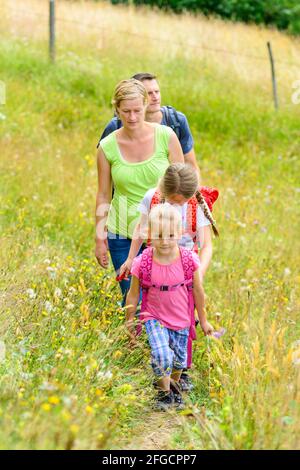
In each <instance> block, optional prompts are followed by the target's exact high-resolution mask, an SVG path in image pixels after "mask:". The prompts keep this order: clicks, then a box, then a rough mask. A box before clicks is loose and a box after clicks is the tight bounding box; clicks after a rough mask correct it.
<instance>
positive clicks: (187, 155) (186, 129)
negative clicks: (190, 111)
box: [177, 112, 201, 184]
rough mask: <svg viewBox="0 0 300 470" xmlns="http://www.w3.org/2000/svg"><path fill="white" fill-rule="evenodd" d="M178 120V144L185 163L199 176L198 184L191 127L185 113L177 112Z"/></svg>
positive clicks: (197, 169)
mask: <svg viewBox="0 0 300 470" xmlns="http://www.w3.org/2000/svg"><path fill="white" fill-rule="evenodd" d="M177 115H178V118H179V122H180V145H181V148H182V151H183V155H184V161H185V163H188V164H189V165H191V166H193V167H194V168H195V169H196V171H197V173H198V177H199V184H200V182H201V175H200V168H199V165H198V162H197V159H196V154H195V150H194V139H193V136H192V133H191V129H190V126H189V123H188V120H187V118H186V116H185V114H183V113H180V112H177Z"/></svg>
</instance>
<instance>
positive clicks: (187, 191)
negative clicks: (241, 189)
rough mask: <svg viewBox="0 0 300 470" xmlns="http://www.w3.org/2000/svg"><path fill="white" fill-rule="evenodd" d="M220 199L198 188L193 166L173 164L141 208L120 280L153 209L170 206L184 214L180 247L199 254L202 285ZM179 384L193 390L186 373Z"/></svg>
mask: <svg viewBox="0 0 300 470" xmlns="http://www.w3.org/2000/svg"><path fill="white" fill-rule="evenodd" d="M217 198H218V191H217V189H213V188H208V187H200V188H199V184H198V177H197V174H196V172H195V170H194V169H193V168H192V167H191V166H190V165H187V164H184V163H174V164H172V165H170V166H169V167H168V168H167V169H166V171H165V174H164V176H163V177H162V178H161V180H160V182H159V185H158V188H153V189H150V190H148V191H147V192H146V194H145V196H144V198H143V200H142V201H141V203H140V205H139V207H138V210H139V211H140V213H141V216H140V220H139V222H138V224H137V225H136V227H135V229H134V233H133V237H132V242H131V247H130V250H129V254H128V258H127V260H126V261H125V262H124V264H123V265H122V266H121V268H120V277H125V278H127V276H129V275H130V271H131V268H132V263H133V260H134V258H135V257H136V256H137V254H138V252H139V250H140V247H141V245H142V244H143V242H144V240H147V238H148V236H147V235H148V216H149V213H150V211H151V209H152V208H153V207H154V206H155V205H157V204H161V203H167V204H170V205H172V206H173V207H174V208H175V209H176V210H177V211H178V212H179V214H180V215H181V223H182V228H183V234H182V237H181V239H180V240H179V243H178V244H179V246H181V247H183V248H187V249H189V250H192V251H195V252H197V253H198V254H199V260H200V266H199V278H200V281H201V282H203V277H204V275H205V273H206V271H207V268H208V266H209V264H210V261H211V257H212V239H211V230H210V227H212V230H213V232H214V234H215V235H216V236H218V230H217V228H216V223H215V220H214V218H213V216H212V212H211V210H212V206H213V203H214V202H215V201H216V199H217ZM148 245H150V240H148ZM193 339H195V333H194V334H191V335H190V336H189V341H188V360H187V365H188V369H189V368H190V367H191V358H192V340H193ZM180 383H181V386H182V389H183V390H184V391H188V390H191V389H192V383H191V380H190V378H189V376H188V374H187V371H186V370H185V371H184V372H183V373H182V374H181V380H180Z"/></svg>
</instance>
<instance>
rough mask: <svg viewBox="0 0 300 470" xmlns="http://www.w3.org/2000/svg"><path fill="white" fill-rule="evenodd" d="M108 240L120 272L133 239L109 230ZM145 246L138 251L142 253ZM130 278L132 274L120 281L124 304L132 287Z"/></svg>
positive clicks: (116, 267)
mask: <svg viewBox="0 0 300 470" xmlns="http://www.w3.org/2000/svg"><path fill="white" fill-rule="evenodd" d="M107 242H108V247H109V251H110V256H111V260H112V263H113V265H114V268H115V271H116V272H118V271H119V269H120V267H121V265H122V264H123V263H124V262H125V261H126V260H127V258H128V254H129V250H130V245H131V239H130V238H125V237H123V236H122V235H118V234H115V233H111V232H108V234H107ZM143 248H144V247H143V246H142V247H141V248H140V250H139V252H138V255H139V254H141V252H142V251H143ZM138 255H137V256H138ZM130 279H131V276H129V279H128V280H126V279H123V280H122V281H121V282H120V283H119V284H120V288H121V291H122V295H123V303H122V306H124V305H125V301H126V295H127V292H128V291H129V288H130ZM141 298H142V292H141V294H140V300H141Z"/></svg>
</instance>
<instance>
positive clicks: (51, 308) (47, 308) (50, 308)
mask: <svg viewBox="0 0 300 470" xmlns="http://www.w3.org/2000/svg"><path fill="white" fill-rule="evenodd" d="M45 309H46V312H48V313H50V312H52V310H53V305H52V304H51V302H49V300H46V302H45Z"/></svg>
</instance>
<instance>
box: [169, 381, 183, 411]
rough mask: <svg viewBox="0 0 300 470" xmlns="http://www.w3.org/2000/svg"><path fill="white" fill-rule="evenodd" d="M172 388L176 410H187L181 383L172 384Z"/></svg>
mask: <svg viewBox="0 0 300 470" xmlns="http://www.w3.org/2000/svg"><path fill="white" fill-rule="evenodd" d="M170 388H171V391H172V392H173V396H174V406H175V408H177V409H178V410H183V409H184V408H185V403H184V400H183V397H182V389H181V385H180V382H171V384H170Z"/></svg>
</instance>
